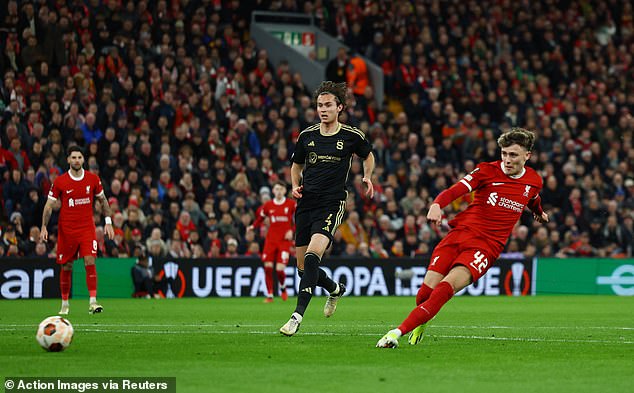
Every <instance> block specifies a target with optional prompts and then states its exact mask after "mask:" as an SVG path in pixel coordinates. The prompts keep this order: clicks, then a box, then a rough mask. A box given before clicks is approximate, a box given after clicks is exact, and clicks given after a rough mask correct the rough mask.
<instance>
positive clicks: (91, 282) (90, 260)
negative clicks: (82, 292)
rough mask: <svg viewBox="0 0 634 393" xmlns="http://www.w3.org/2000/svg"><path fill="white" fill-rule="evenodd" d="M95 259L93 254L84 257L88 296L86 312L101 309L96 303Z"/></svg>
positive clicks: (94, 311)
mask: <svg viewBox="0 0 634 393" xmlns="http://www.w3.org/2000/svg"><path fill="white" fill-rule="evenodd" d="M95 260H96V258H95V257H93V256H85V257H84V266H85V267H86V286H87V287H88V296H90V300H89V303H88V312H89V313H90V314H97V313H100V312H102V311H103V307H102V306H101V305H100V304H99V303H97V266H96V264H95Z"/></svg>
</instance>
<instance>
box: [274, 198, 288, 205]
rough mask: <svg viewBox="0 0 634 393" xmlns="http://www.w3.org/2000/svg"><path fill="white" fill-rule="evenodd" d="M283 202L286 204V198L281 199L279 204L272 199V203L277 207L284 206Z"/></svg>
mask: <svg viewBox="0 0 634 393" xmlns="http://www.w3.org/2000/svg"><path fill="white" fill-rule="evenodd" d="M284 202H286V197H285V198H284V199H282V201H281V202H280V203H277V201H276V200H275V198H273V203H274V204H276V205H277V206H281V205H283V204H284Z"/></svg>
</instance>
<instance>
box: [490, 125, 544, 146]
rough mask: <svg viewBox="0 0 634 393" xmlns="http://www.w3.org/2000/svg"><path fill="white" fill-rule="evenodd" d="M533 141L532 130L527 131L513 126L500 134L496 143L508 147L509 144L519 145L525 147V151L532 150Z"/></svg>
mask: <svg viewBox="0 0 634 393" xmlns="http://www.w3.org/2000/svg"><path fill="white" fill-rule="evenodd" d="M534 143H535V134H534V133H533V132H532V131H528V130H526V129H524V128H519V127H513V128H511V129H510V130H508V131H507V132H505V133H503V134H502V135H500V137H499V138H498V145H499V146H500V147H509V146H511V145H519V146H521V147H523V148H524V149H526V151H531V150H533V144H534Z"/></svg>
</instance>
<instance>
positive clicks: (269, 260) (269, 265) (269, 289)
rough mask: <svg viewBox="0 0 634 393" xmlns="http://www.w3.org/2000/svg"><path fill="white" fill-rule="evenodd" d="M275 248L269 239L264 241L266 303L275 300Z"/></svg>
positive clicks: (263, 259)
mask: <svg viewBox="0 0 634 393" xmlns="http://www.w3.org/2000/svg"><path fill="white" fill-rule="evenodd" d="M274 253H275V248H274V247H273V246H272V244H271V243H270V242H268V241H265V242H264V250H263V252H262V261H263V262H262V263H263V264H264V282H265V283H266V299H264V302H265V303H271V302H272V301H273V256H274Z"/></svg>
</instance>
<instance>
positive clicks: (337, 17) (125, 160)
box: [0, 0, 634, 258]
mask: <svg viewBox="0 0 634 393" xmlns="http://www.w3.org/2000/svg"><path fill="white" fill-rule="evenodd" d="M3 4H4V5H3V6H2V9H0V52H1V53H0V70H2V72H1V74H2V81H1V82H0V114H1V117H0V130H1V132H0V142H1V145H0V176H1V178H2V180H1V181H0V187H1V193H2V196H3V197H2V206H1V214H0V222H2V239H1V241H0V255H2V256H45V255H49V256H54V254H55V247H56V241H55V240H56V239H55V236H51V237H50V239H49V242H48V243H41V242H39V240H38V238H39V227H40V225H41V217H42V209H43V206H44V203H45V201H46V195H47V193H48V190H49V188H50V185H51V183H52V182H53V181H54V180H55V178H56V177H57V176H59V175H60V174H61V173H64V172H65V171H66V170H67V163H66V149H67V148H68V147H69V146H70V145H72V144H78V145H80V146H82V147H83V148H84V149H85V152H86V154H85V156H86V165H85V167H86V169H87V170H90V171H91V172H94V173H96V174H98V175H99V176H100V177H101V179H102V182H103V185H104V188H105V190H106V194H107V196H108V197H109V201H110V205H111V207H112V208H113V210H114V211H115V212H116V213H115V214H114V216H113V223H114V226H115V238H114V239H113V240H108V239H105V238H104V236H103V227H102V225H103V219H102V217H101V214H100V210H101V207H100V206H97V213H96V215H95V222H96V224H97V236H98V243H99V244H98V249H99V254H100V255H101V256H115V257H116V256H126V255H133V254H134V253H135V250H139V249H140V248H139V247H138V246H139V245H143V246H145V249H146V250H147V253H148V254H149V255H151V256H165V255H171V256H172V257H192V258H200V257H236V256H257V255H258V253H259V252H260V250H261V244H262V241H263V236H264V234H265V229H263V230H262V231H261V232H258V233H254V232H252V231H246V227H247V226H249V225H250V224H251V223H252V222H253V220H254V216H255V212H256V210H257V208H258V207H259V206H260V205H261V204H262V203H264V202H265V201H267V200H268V199H270V198H271V185H272V184H273V182H274V181H276V180H278V179H281V180H285V181H287V182H289V183H290V164H289V158H290V156H291V154H292V153H293V150H294V144H295V142H296V139H297V136H298V134H299V132H300V131H301V130H302V129H303V128H304V127H306V126H308V125H310V124H314V123H316V122H318V121H319V119H318V117H317V116H316V113H315V110H314V105H313V103H312V100H311V92H310V91H308V89H307V88H306V86H305V85H304V83H303V82H302V75H301V70H293V69H290V68H289V66H288V64H286V63H282V64H271V61H270V60H269V57H268V55H267V52H266V50H263V49H262V48H258V47H257V46H256V45H255V43H254V41H253V40H252V39H251V38H250V36H249V22H250V15H251V12H252V11H253V10H256V9H258V10H270V11H284V12H300V13H309V14H312V15H313V16H314V17H315V20H316V22H317V23H318V25H319V26H320V27H321V28H322V29H323V30H325V31H326V32H328V33H329V34H331V35H333V36H335V37H337V38H338V39H339V40H340V41H341V42H342V43H344V44H345V45H346V46H347V47H349V48H351V50H350V51H348V50H345V49H342V50H340V51H339V52H338V53H337V54H334V53H333V54H332V56H333V59H332V61H331V63H330V64H329V67H328V75H327V76H328V78H330V79H340V80H349V81H350V98H349V101H348V108H347V109H346V110H345V113H343V114H342V117H341V119H340V120H341V121H342V122H344V123H348V124H351V125H354V126H357V127H359V128H360V129H361V130H363V131H364V132H365V133H366V135H367V136H368V137H369V139H370V140H371V142H372V144H373V146H374V153H375V156H376V161H377V167H376V170H375V176H374V179H373V182H374V184H375V187H376V190H377V193H376V195H375V197H374V199H373V200H368V199H367V198H366V197H365V196H364V195H363V192H362V190H363V186H362V183H361V177H362V167H361V163H360V162H359V161H355V162H353V165H352V168H351V176H350V177H349V179H350V184H349V187H350V189H351V190H352V191H353V192H352V193H351V194H350V198H349V201H348V204H347V210H348V214H347V219H346V220H345V222H344V223H343V224H342V226H341V227H340V229H339V231H338V232H337V235H336V241H335V242H334V244H333V247H332V248H331V250H330V252H331V254H332V255H339V256H369V257H375V258H387V257H390V256H397V257H401V256H405V257H407V256H417V257H423V258H424V257H426V256H429V253H430V250H431V249H432V248H433V247H434V245H435V244H436V243H437V242H438V240H439V239H440V238H441V237H442V236H443V235H444V234H445V233H446V231H447V227H446V225H443V226H441V227H431V226H430V225H428V224H427V222H426V220H425V215H426V212H427V207H428V205H429V204H430V202H431V201H432V200H433V198H434V197H435V196H436V195H437V194H438V193H439V192H440V191H442V190H443V189H445V188H446V187H448V186H450V185H451V184H453V183H454V182H456V181H458V180H459V179H460V178H461V177H462V176H463V175H464V174H466V173H468V172H469V171H471V170H472V169H473V168H474V167H475V165H476V164H477V163H479V162H482V161H492V160H496V159H498V158H499V150H498V148H497V145H496V138H497V137H498V136H499V134H500V133H501V130H504V129H507V128H509V127H512V126H521V127H525V128H528V129H531V130H533V131H535V132H536V134H537V136H538V140H537V143H536V146H535V151H534V154H533V156H532V158H531V160H530V162H529V165H530V166H531V167H533V168H534V169H536V170H537V171H538V172H539V173H540V174H541V175H542V176H543V178H544V189H543V191H542V200H543V205H544V208H545V210H546V211H547V212H548V213H549V214H550V215H551V222H550V223H549V224H548V225H546V226H542V225H535V224H534V223H533V220H532V217H531V216H530V215H529V214H528V213H525V214H524V216H523V217H522V219H521V221H520V222H519V223H518V225H517V226H516V228H515V230H514V231H513V234H512V236H511V238H510V240H509V242H508V244H507V249H506V252H507V253H515V254H517V253H521V254H523V255H525V256H528V257H530V256H535V255H537V256H557V257H571V256H577V257H579V256H580V257H586V256H587V257H590V256H595V257H596V256H600V257H631V256H632V243H633V234H634V168H633V165H634V148H633V147H634V146H633V145H632V134H633V131H634V118H633V117H632V114H633V113H634V64H633V62H632V54H633V53H634V11H633V9H632V3H631V2H629V1H627V0H623V1H621V0H609V1H555V0H543V1H530V2H529V1H524V2H512V1H493V0H484V1H479V2H475V1H472V2H464V1H459V0H453V1H438V0H436V1H429V0H416V1H398V0H396V1H384V0H350V1H345V2H344V1H342V0H331V1H328V0H314V1H296V0H283V1H278V0H273V1H237V0H171V1H166V0H138V1H131V0H130V1H126V0H85V1H83V0H34V1H19V2H18V1H15V0H8V1H6V2H3ZM358 55H363V56H365V58H366V59H367V60H368V61H372V62H374V63H375V64H377V65H378V66H380V67H381V68H382V69H383V72H384V76H385V86H386V92H385V93H386V99H385V100H384V102H382V103H377V102H376V101H375V98H374V93H373V89H372V86H371V85H367V83H365V82H364V81H359V80H355V79H350V75H349V74H350V71H351V70H354V68H355V67H356V64H355V63H354V61H355V60H354V59H355V58H357V57H358ZM335 56H336V57H335ZM327 76H326V75H324V78H326V77H327ZM469 201H470V196H469V195H466V196H465V197H463V198H462V200H460V201H456V202H455V203H454V204H452V205H451V207H448V208H446V209H445V212H446V213H447V216H448V217H447V218H448V219H450V218H451V217H452V216H453V215H455V214H456V212H458V211H460V210H461V209H463V208H464V205H465V204H468V203H469ZM55 225H56V222H55V219H53V220H52V222H51V225H50V226H49V233H53V234H54V233H55V229H56V228H55Z"/></svg>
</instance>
